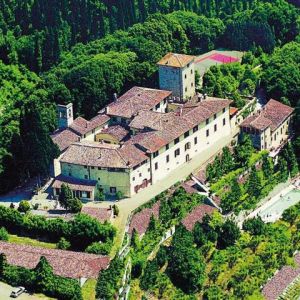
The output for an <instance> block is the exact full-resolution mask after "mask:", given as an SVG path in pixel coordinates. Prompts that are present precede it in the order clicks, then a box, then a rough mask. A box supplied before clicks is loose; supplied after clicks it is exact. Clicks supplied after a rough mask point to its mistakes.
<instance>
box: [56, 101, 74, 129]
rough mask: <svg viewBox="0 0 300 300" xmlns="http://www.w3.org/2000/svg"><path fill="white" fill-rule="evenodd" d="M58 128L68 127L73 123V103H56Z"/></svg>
mask: <svg viewBox="0 0 300 300" xmlns="http://www.w3.org/2000/svg"><path fill="white" fill-rule="evenodd" d="M57 119H58V128H59V129H63V128H67V127H69V126H70V125H71V124H72V123H73V104H72V103H69V104H67V105H61V104H58V105H57Z"/></svg>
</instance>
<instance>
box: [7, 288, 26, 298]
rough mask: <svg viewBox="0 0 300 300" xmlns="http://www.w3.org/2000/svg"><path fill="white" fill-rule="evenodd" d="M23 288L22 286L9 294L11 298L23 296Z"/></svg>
mask: <svg viewBox="0 0 300 300" xmlns="http://www.w3.org/2000/svg"><path fill="white" fill-rule="evenodd" d="M25 291H26V290H25V288H24V287H22V286H18V287H16V288H15V289H14V290H13V291H12V292H11V294H10V297H11V298H17V297H19V296H20V295H21V294H23V293H24V292H25Z"/></svg>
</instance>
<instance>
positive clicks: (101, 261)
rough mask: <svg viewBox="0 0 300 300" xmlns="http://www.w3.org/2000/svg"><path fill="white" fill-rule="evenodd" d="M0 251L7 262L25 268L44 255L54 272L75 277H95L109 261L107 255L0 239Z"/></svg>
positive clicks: (31, 267) (29, 267) (34, 264)
mask: <svg viewBox="0 0 300 300" xmlns="http://www.w3.org/2000/svg"><path fill="white" fill-rule="evenodd" d="M0 253H4V254H5V255H6V258H7V262H8V263H9V264H11V265H14V266H20V267H25V268H27V269H33V268H35V267H36V265H37V264H38V262H39V260H40V258H41V256H44V257H45V258H46V259H47V261H48V262H49V264H50V265H51V266H52V268H53V272H54V274H56V275H59V276H62V277H67V278H76V279H78V278H94V279H97V277H98V274H99V271H100V270H103V269H106V268H107V267H108V265H109V262H110V258H109V257H108V256H100V255H95V254H88V253H81V252H73V251H64V250H58V249H45V248H40V247H33V246H28V245H19V244H13V243H7V242H3V241H0Z"/></svg>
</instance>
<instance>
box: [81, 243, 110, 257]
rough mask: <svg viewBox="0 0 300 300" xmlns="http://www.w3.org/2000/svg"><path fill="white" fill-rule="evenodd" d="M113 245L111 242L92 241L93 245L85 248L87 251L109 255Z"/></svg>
mask: <svg viewBox="0 0 300 300" xmlns="http://www.w3.org/2000/svg"><path fill="white" fill-rule="evenodd" d="M111 247H112V244H111V243H99V242H95V243H92V244H91V245H89V246H88V247H87V248H86V249H85V252H87V253H93V254H101V255H107V254H109V252H110V250H111Z"/></svg>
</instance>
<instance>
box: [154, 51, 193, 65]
mask: <svg viewBox="0 0 300 300" xmlns="http://www.w3.org/2000/svg"><path fill="white" fill-rule="evenodd" d="M194 59H195V56H191V55H185V54H177V53H168V54H166V55H165V56H164V57H163V58H162V59H161V60H160V61H159V62H158V63H157V64H158V65H162V66H170V67H176V68H182V67H185V66H186V65H187V64H188V63H191V62H192V61H193V60H194Z"/></svg>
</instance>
